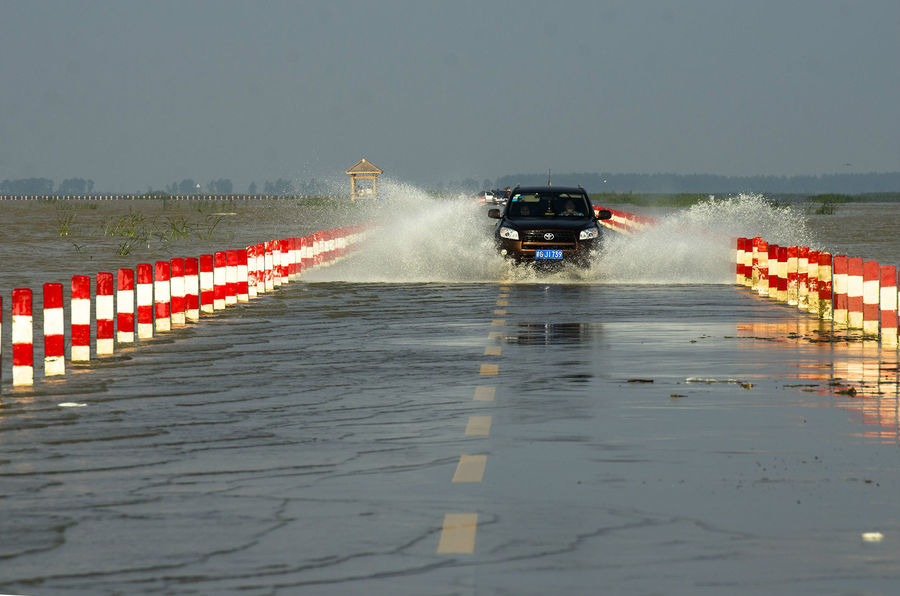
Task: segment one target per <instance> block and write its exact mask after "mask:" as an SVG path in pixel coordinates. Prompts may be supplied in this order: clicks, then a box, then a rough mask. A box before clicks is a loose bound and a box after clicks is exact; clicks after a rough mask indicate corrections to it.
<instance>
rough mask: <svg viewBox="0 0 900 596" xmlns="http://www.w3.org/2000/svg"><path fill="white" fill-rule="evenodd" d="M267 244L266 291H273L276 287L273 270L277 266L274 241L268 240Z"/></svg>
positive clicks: (265, 264) (265, 262)
mask: <svg viewBox="0 0 900 596" xmlns="http://www.w3.org/2000/svg"><path fill="white" fill-rule="evenodd" d="M265 246H266V252H265V261H264V265H263V267H264V268H265V280H266V292H271V291H272V290H274V289H275V274H274V272H273V267H274V266H275V260H274V259H275V257H274V254H273V246H272V242H271V241H267V242H266V244H265Z"/></svg>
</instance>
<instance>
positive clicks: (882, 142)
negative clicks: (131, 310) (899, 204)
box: [0, 0, 900, 191]
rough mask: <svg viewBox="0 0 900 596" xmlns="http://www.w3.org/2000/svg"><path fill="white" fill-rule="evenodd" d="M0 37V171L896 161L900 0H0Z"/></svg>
mask: <svg viewBox="0 0 900 596" xmlns="http://www.w3.org/2000/svg"><path fill="white" fill-rule="evenodd" d="M0 48H2V51H0V180H2V179H4V178H25V177H32V176H36V177H47V178H52V179H54V180H55V181H56V182H57V184H58V183H59V182H60V181H61V180H62V179H64V178H69V177H84V178H92V179H93V180H95V182H96V185H97V188H98V189H102V190H118V191H138V190H146V188H147V187H153V188H155V189H160V188H163V187H164V186H165V185H167V184H169V183H171V182H173V181H176V180H181V179H182V178H194V179H195V180H197V181H198V182H202V183H203V184H204V185H205V184H206V182H208V181H209V180H211V179H214V178H220V177H224V178H231V179H232V180H233V181H234V185H235V191H244V190H246V188H247V185H248V184H249V183H250V182H251V181H255V182H256V183H257V185H259V186H262V183H263V182H264V181H265V180H267V179H268V180H275V179H276V178H279V177H283V178H289V179H295V180H307V179H309V178H311V177H324V176H328V175H331V174H334V173H341V174H342V172H343V170H345V169H346V168H348V167H349V166H351V165H353V164H354V163H355V162H356V161H357V160H358V159H360V158H361V157H364V156H365V157H367V158H369V160H370V161H372V162H374V163H375V164H377V165H378V166H380V167H382V168H383V169H384V170H385V171H386V173H387V174H389V175H392V176H393V177H395V178H400V179H404V180H409V181H411V182H415V183H420V184H424V185H426V186H427V185H429V184H434V183H438V182H444V181H447V180H457V179H463V178H467V177H471V178H475V179H477V180H481V179H483V178H491V179H493V178H496V177H498V176H501V175H505V174H514V173H526V172H543V171H546V170H547V169H548V168H550V169H553V170H554V171H555V172H595V171H613V172H649V173H652V172H674V173H713V174H726V175H754V174H776V175H790V174H820V173H832V172H871V171H882V172H883V171H897V170H898V169H900V1H898V0H858V1H846V2H839V1H833V0H772V1H769V0H752V1H749V0H705V1H701V0H684V1H679V0H666V1H663V0H646V1H640V0H624V1H599V0H597V1H591V0H579V1H575V0H573V1H565V0H556V1H554V2H548V1H546V0H542V1H538V2H530V1H528V2H526V1H516V2H514V1H493V0H476V1H468V0H453V1H446V2H428V1H408V2H407V1H400V0H368V1H342V0H328V1H322V2H318V1H316V2H312V1H307V2H273V1H266V2H249V1H246V0H215V1H206V2H200V1H184V0H178V1H160V0H154V1H149V0H147V1H141V2H133V1H128V0H112V1H96V2H88V1H77V0H62V1H57V2H47V1H41V0H21V1H20V0H0ZM847 164H850V165H847Z"/></svg>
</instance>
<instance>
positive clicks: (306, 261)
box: [300, 236, 312, 271]
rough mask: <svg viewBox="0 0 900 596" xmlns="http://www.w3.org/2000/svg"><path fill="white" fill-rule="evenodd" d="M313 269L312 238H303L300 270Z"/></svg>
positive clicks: (301, 239)
mask: <svg viewBox="0 0 900 596" xmlns="http://www.w3.org/2000/svg"><path fill="white" fill-rule="evenodd" d="M310 267H312V238H310V237H309V236H303V237H302V238H300V270H301V271H302V270H305V269H309V268H310Z"/></svg>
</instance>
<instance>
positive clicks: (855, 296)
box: [847, 257, 863, 329]
mask: <svg viewBox="0 0 900 596" xmlns="http://www.w3.org/2000/svg"><path fill="white" fill-rule="evenodd" d="M847 327H848V328H849V329H862V328H863V260H862V259H861V258H859V257H850V258H848V259H847Z"/></svg>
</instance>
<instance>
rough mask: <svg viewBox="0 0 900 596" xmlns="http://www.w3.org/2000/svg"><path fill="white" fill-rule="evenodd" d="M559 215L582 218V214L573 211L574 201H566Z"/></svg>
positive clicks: (575, 210)
mask: <svg viewBox="0 0 900 596" xmlns="http://www.w3.org/2000/svg"><path fill="white" fill-rule="evenodd" d="M560 215H571V216H575V217H584V213H582V212H581V211H578V210H577V209H575V203H574V201H572V199H569V200H568V201H566V208H565V209H563V211H562V213H560Z"/></svg>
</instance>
